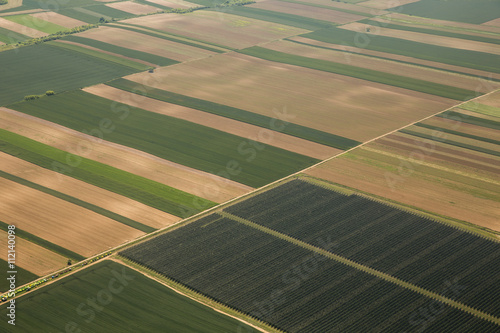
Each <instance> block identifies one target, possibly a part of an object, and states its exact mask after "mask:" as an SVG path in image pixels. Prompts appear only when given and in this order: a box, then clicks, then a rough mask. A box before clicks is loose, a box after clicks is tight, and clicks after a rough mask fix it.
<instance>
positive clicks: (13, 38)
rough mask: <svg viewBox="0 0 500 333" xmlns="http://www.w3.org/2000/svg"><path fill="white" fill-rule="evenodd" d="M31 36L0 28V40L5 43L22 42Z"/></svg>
mask: <svg viewBox="0 0 500 333" xmlns="http://www.w3.org/2000/svg"><path fill="white" fill-rule="evenodd" d="M30 38H31V37H29V36H25V35H22V34H19V33H17V32H14V31H11V30H7V29H5V28H0V42H3V43H5V44H15V43H18V42H24V41H25V40H27V39H30Z"/></svg>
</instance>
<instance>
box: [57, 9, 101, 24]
mask: <svg viewBox="0 0 500 333" xmlns="http://www.w3.org/2000/svg"><path fill="white" fill-rule="evenodd" d="M59 14H61V15H64V16H68V17H71V18H74V19H75V20H80V21H83V22H86V23H89V24H95V23H98V22H99V19H100V16H99V15H98V14H97V13H95V15H91V14H89V13H84V12H81V11H79V10H78V8H63V9H61V10H60V11H59Z"/></svg>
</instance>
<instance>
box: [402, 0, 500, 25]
mask: <svg viewBox="0 0 500 333" xmlns="http://www.w3.org/2000/svg"><path fill="white" fill-rule="evenodd" d="M392 10H394V11H397V12H400V13H404V14H409V15H414V16H421V17H428V18H433V19H439V20H448V21H459V22H466V23H474V24H480V23H484V22H487V21H490V20H493V19H496V18H498V16H499V13H500V4H499V3H498V2H496V1H489V0H474V1H472V0H456V1H452V2H449V1H435V0H420V1H417V2H414V3H409V4H403V5H402V6H398V7H394V8H392Z"/></svg>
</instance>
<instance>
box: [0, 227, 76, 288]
mask: <svg viewBox="0 0 500 333" xmlns="http://www.w3.org/2000/svg"><path fill="white" fill-rule="evenodd" d="M8 226H9V224H7V223H5V222H2V221H0V230H3V231H7V232H8V230H9V229H8ZM16 237H20V238H22V239H25V240H27V241H30V242H31V243H33V244H37V245H40V246H41V247H43V248H46V249H47V250H50V251H52V252H54V253H57V254H59V255H61V256H63V257H66V258H68V259H71V260H75V261H82V260H84V259H85V257H84V256H82V255H80V254H78V253H76V252H73V251H70V250H68V249H66V248H64V247H62V246H59V245H56V244H54V243H52V242H49V241H47V240H45V239H43V238H40V237H38V236H35V235H33V234H32V233H29V232H27V231H24V230H22V229H19V228H18V227H16ZM30 281H31V280H30Z"/></svg>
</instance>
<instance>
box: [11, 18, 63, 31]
mask: <svg viewBox="0 0 500 333" xmlns="http://www.w3.org/2000/svg"><path fill="white" fill-rule="evenodd" d="M4 18H5V19H7V20H9V21H12V22H16V23H19V24H22V25H24V26H27V27H29V28H32V29H35V30H38V31H42V32H45V33H48V34H55V33H56V32H58V31H64V30H68V29H67V28H65V27H63V26H60V25H57V24H54V23H52V22H48V21H44V20H42V19H38V18H35V17H33V16H30V15H28V14H25V15H11V16H4Z"/></svg>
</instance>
